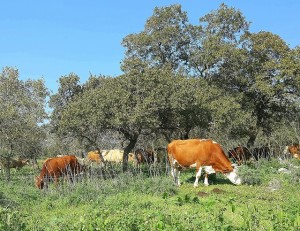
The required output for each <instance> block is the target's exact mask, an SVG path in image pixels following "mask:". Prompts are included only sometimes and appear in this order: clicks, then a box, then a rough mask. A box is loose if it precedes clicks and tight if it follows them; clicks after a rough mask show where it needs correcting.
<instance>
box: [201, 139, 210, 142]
mask: <svg viewBox="0 0 300 231" xmlns="http://www.w3.org/2000/svg"><path fill="white" fill-rule="evenodd" d="M208 140H209V139H200V142H202V141H208Z"/></svg>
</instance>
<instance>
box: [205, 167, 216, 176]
mask: <svg viewBox="0 0 300 231" xmlns="http://www.w3.org/2000/svg"><path fill="white" fill-rule="evenodd" d="M203 168H204V171H205V172H206V173H207V174H212V173H216V171H215V170H214V169H213V167H212V166H203Z"/></svg>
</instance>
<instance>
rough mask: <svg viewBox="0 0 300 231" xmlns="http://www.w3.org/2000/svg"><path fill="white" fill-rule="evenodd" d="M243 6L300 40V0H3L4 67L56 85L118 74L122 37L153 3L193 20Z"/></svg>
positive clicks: (0, 58)
mask: <svg viewBox="0 0 300 231" xmlns="http://www.w3.org/2000/svg"><path fill="white" fill-rule="evenodd" d="M223 2H224V3H225V4H226V5H228V6H230V7H234V8H236V9H239V10H241V12H242V13H243V14H244V16H245V17H246V20H247V21H250V22H251V27H250V30H251V31H252V32H258V31H261V30H264V31H270V32H272V33H274V34H278V35H279V36H280V37H281V38H282V39H284V40H285V41H286V42H287V44H289V45H290V47H292V48H293V47H295V46H297V45H300V14H299V11H300V1H299V0H272V1H271V0H265V1H263V0H228V1H226V0H224V1H218V0H178V1H171V0H126V1H125V0H119V1H114V0H111V1H104V0H102V1H101V0H87V1H79V0H73V1H70V0H52V1H37V0H27V1H17V0H10V1H1V14H0V28H1V36H0V68H1V70H2V68H3V67H5V66H11V67H15V68H17V69H18V70H19V73H20V78H21V79H29V78H30V79H37V78H44V79H45V82H46V86H47V87H48V88H49V89H50V90H52V91H53V92H56V91H57V88H58V82H57V81H58V79H59V77H60V76H63V75H68V74H69V73H71V72H73V73H76V74H77V75H78V76H79V77H80V79H81V82H85V81H86V80H87V79H88V77H89V75H90V73H92V74H96V75H100V74H102V75H109V76H117V75H120V74H121V71H120V62H121V61H122V59H123V58H124V51H125V50H124V48H123V47H122V45H121V41H122V39H123V38H124V37H125V36H127V35H129V34H132V33H138V32H140V31H142V30H143V28H144V25H145V22H146V20H147V19H148V18H149V17H151V16H152V14H153V9H154V7H156V6H158V7H161V6H169V5H171V4H181V6H182V9H183V10H184V11H186V12H187V14H188V17H189V21H190V22H191V23H192V24H198V22H199V18H200V17H202V16H204V15H205V14H207V13H209V12H210V11H212V10H216V9H218V7H219V6H220V4H221V3H223Z"/></svg>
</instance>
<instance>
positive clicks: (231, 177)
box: [224, 164, 242, 185]
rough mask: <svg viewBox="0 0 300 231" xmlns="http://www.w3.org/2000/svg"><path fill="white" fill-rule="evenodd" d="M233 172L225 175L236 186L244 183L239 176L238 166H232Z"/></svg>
mask: <svg viewBox="0 0 300 231" xmlns="http://www.w3.org/2000/svg"><path fill="white" fill-rule="evenodd" d="M232 167H233V170H232V171H231V172H229V173H225V174H224V175H225V176H226V177H227V178H228V179H229V180H230V181H231V183H233V184H235V185H240V184H241V183H242V180H241V178H240V177H239V176H238V174H237V173H238V166H237V164H232Z"/></svg>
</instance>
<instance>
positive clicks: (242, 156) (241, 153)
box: [228, 146, 252, 165]
mask: <svg viewBox="0 0 300 231" xmlns="http://www.w3.org/2000/svg"><path fill="white" fill-rule="evenodd" d="M228 158H231V159H233V160H235V161H236V162H237V164H238V165H241V164H242V163H245V162H246V161H248V160H250V159H251V158H252V154H251V152H250V151H249V149H248V148H247V147H244V146H237V147H235V148H233V149H232V150H229V151H228Z"/></svg>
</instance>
